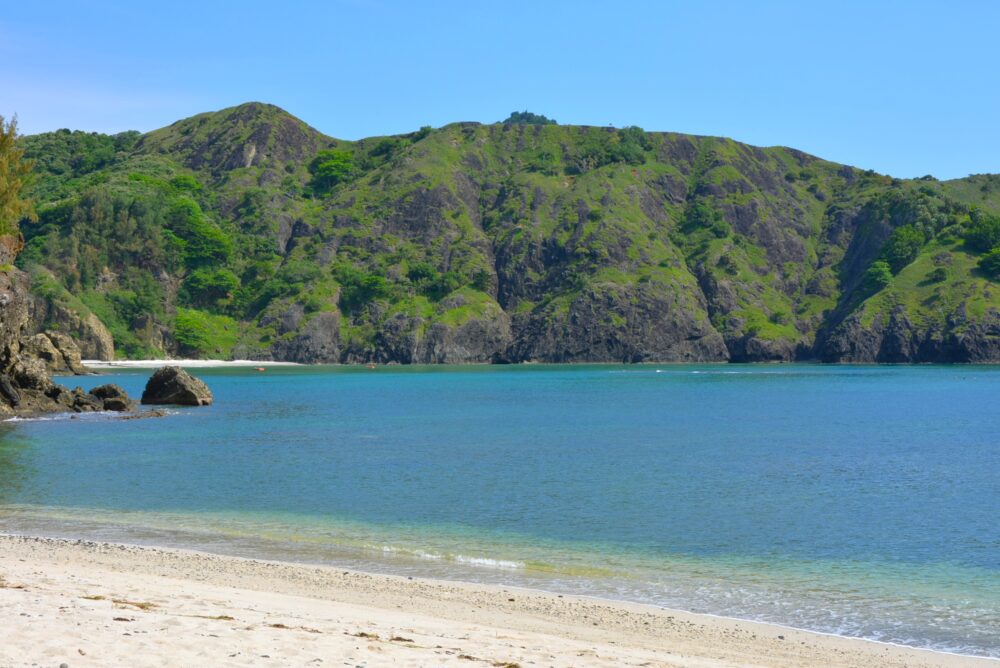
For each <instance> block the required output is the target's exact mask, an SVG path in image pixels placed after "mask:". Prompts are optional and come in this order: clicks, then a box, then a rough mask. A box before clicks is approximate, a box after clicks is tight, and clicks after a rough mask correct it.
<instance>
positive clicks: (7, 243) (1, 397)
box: [0, 235, 127, 417]
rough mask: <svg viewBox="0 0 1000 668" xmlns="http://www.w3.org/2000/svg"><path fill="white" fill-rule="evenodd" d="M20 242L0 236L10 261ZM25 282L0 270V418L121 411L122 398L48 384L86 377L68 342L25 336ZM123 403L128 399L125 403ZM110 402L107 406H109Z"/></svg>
mask: <svg viewBox="0 0 1000 668" xmlns="http://www.w3.org/2000/svg"><path fill="white" fill-rule="evenodd" d="M19 246H20V242H19V238H16V237H12V236H10V235H8V236H6V237H4V236H0V248H3V249H6V250H4V251H3V252H4V253H6V254H7V256H8V259H9V260H13V259H14V256H16V254H17V252H18V251H19V250H20V248H19ZM29 285H30V281H29V279H28V276H27V275H26V274H25V273H24V272H22V271H20V270H17V269H11V268H8V269H0V417H2V416H9V415H25V414H35V413H50V412H60V411H75V412H82V411H99V410H123V409H122V408H120V406H121V405H122V404H121V402H122V397H121V396H115V397H111V396H110V395H109V396H108V397H102V396H97V395H95V394H92V393H89V392H85V391H83V390H82V389H81V388H79V387H78V388H76V389H74V390H69V389H67V388H65V387H63V386H61V385H57V384H56V383H54V382H52V380H51V378H50V377H49V374H50V373H51V372H72V373H85V372H86V369H84V368H83V365H82V364H80V351H79V349H78V348H77V347H76V345H75V343H74V342H73V341H72V339H71V338H70V337H68V336H65V335H60V334H57V333H53V334H52V335H51V337H50V336H47V335H45V334H36V335H33V336H27V337H25V336H24V333H25V329H26V327H27V325H28V321H29V306H30V304H31V295H30V293H29ZM125 399H126V401H127V398H125ZM109 401H110V403H109Z"/></svg>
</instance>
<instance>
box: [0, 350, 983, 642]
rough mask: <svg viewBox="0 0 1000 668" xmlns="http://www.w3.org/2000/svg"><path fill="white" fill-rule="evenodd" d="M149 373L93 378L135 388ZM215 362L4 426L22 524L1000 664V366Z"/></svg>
mask: <svg viewBox="0 0 1000 668" xmlns="http://www.w3.org/2000/svg"><path fill="white" fill-rule="evenodd" d="M148 373H149V372H148V371H123V372H121V373H116V374H115V375H113V376H110V377H107V378H101V379H100V381H97V380H96V379H94V384H97V383H98V382H118V383H120V384H121V385H123V386H125V387H126V389H128V390H129V391H130V393H133V394H138V393H140V392H141V389H142V386H143V384H144V382H145V379H146V378H147V377H148ZM198 374H199V375H200V376H202V377H204V378H205V379H206V381H207V382H208V383H209V385H210V386H211V387H212V388H213V390H214V392H215V395H216V404H215V405H214V406H212V407H211V408H207V409H206V408H199V409H178V410H177V411H175V412H174V414H172V415H170V416H168V417H165V418H160V419H149V420H134V421H119V420H113V419H109V417H108V416H86V417H81V418H79V419H73V420H70V419H56V420H51V419H47V420H39V421H20V422H15V423H10V422H8V423H4V424H0V531H7V532H23V533H33V534H41V535H54V536H73V537H88V538H99V539H104V540H118V541H123V542H134V543H147V544H155V545H173V546H182V547H193V548H199V549H206V550H211V551H216V552H222V553H229V554H240V555H247V556H260V557H270V558H280V559H292V560H297V561H308V562H318V563H335V564H339V565H343V566H345V567H355V568H363V569H367V570H376V571H383V572H393V573H405V574H416V575H427V576H433V577H445V578H458V579H464V580H473V581H482V582H502V583H508V584H517V585H526V586H534V587H541V588H544V589H549V590H556V591H563V592H572V593H583V594H590V595H596V596H605V597H610V598H620V599H627V600H635V601H642V602H647V603H654V604H658V605H663V606H667V607H674V608H683V609H687V610H693V611H696V612H711V613H715V614H723V615H731V616H737V617H746V618H753V619H759V620H763V621H770V622H776V623H781V624H787V625H791V626H797V627H802V628H808V629H813V630H819V631H827V632H833V633H841V634H846V635H855V636H860V637H866V638H873V639H879V640H886V641H892V642H899V643H904V644H912V645H917V646H923V647H934V648H938V649H948V650H952V651H959V652H965V653H974V654H982V655H989V656H998V657H1000V520H998V517H1000V440H998V439H997V436H996V435H997V434H998V433H1000V429H998V427H1000V418H998V417H997V412H996V400H997V398H998V397H1000V368H990V367H821V366H809V365H788V366H718V365H716V366H697V367H694V366H658V367H654V366H628V367H618V366H572V367H552V366H517V367H433V368H429V367H423V368H417V367H412V368H403V367H383V368H379V369H377V370H374V371H373V370H368V369H363V368H338V367H297V368H270V369H268V370H267V371H266V372H265V373H258V372H255V371H252V370H248V369H225V370H205V369H202V370H199V371H198ZM68 380H69V381H70V382H76V380H77V379H68Z"/></svg>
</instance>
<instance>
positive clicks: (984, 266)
mask: <svg viewBox="0 0 1000 668" xmlns="http://www.w3.org/2000/svg"><path fill="white" fill-rule="evenodd" d="M978 266H979V269H980V270H981V271H982V272H983V273H984V274H986V275H987V276H989V277H990V279H991V280H997V279H1000V248H994V249H993V250H991V251H990V252H989V253H987V254H986V255H984V256H983V257H981V258H979V265H978Z"/></svg>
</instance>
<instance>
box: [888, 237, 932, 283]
mask: <svg viewBox="0 0 1000 668" xmlns="http://www.w3.org/2000/svg"><path fill="white" fill-rule="evenodd" d="M926 241H927V240H926V239H925V238H924V234H923V232H921V231H920V230H918V229H917V228H916V227H914V226H913V225H903V226H902V227H897V228H896V229H894V230H893V231H892V234H890V235H889V239H888V240H887V241H886V242H885V245H884V246H883V247H882V254H881V256H880V257H881V259H883V260H885V261H886V262H887V263H888V264H889V268H890V269H891V270H892V273H893V274H898V273H899V272H900V271H901V270H902V269H903V267H905V266H906V265H908V264H910V263H911V262H913V260H915V259H916V257H917V255H918V254H919V253H920V249H921V248H923V246H924V243H925V242H926Z"/></svg>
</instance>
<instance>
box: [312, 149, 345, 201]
mask: <svg viewBox="0 0 1000 668" xmlns="http://www.w3.org/2000/svg"><path fill="white" fill-rule="evenodd" d="M309 173H310V174H312V175H313V188H315V189H316V190H317V191H318V192H326V191H328V190H330V189H331V188H333V187H334V186H336V185H338V184H341V183H344V182H346V181H349V180H351V179H352V178H353V177H354V175H355V173H356V168H355V164H354V153H352V152H351V151H345V150H342V149H327V150H324V151H320V152H319V153H318V154H316V157H315V158H313V160H312V162H310V163H309Z"/></svg>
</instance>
